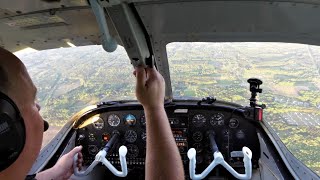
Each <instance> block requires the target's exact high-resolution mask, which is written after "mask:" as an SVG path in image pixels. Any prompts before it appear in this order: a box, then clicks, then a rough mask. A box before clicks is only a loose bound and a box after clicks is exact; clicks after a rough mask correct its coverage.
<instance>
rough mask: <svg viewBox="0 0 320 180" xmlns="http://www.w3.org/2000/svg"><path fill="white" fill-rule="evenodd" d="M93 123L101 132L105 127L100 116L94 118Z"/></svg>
mask: <svg viewBox="0 0 320 180" xmlns="http://www.w3.org/2000/svg"><path fill="white" fill-rule="evenodd" d="M91 122H92V125H93V127H94V128H95V129H98V130H101V129H102V128H103V127H104V121H103V119H101V118H100V117H99V116H94V117H92V119H91Z"/></svg>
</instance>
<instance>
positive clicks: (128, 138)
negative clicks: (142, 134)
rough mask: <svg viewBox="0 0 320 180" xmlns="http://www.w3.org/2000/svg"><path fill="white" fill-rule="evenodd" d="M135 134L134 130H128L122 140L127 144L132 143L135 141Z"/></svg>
mask: <svg viewBox="0 0 320 180" xmlns="http://www.w3.org/2000/svg"><path fill="white" fill-rule="evenodd" d="M137 137H138V135H137V133H136V132H135V131H134V130H128V131H126V133H125V134H124V138H125V139H126V141H127V142H129V143H133V142H135V141H136V140H137Z"/></svg>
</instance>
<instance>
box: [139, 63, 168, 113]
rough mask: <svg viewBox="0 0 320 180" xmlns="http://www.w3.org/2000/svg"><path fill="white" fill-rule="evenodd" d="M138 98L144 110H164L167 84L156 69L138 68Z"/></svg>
mask: <svg viewBox="0 0 320 180" xmlns="http://www.w3.org/2000/svg"><path fill="white" fill-rule="evenodd" d="M134 75H135V76H136V78H137V83H136V96H137V99H138V101H139V102H140V103H141V104H142V105H143V107H144V109H148V110H156V109H158V108H163V104H164V94H165V82H164V79H163V77H162V75H161V74H160V73H159V72H158V71H157V70H156V69H155V68H143V67H136V69H135V71H134Z"/></svg>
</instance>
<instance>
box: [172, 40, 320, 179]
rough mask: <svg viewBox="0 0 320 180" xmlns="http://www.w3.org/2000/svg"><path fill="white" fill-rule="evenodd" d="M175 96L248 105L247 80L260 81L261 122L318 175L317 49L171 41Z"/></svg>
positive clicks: (319, 52)
mask: <svg viewBox="0 0 320 180" xmlns="http://www.w3.org/2000/svg"><path fill="white" fill-rule="evenodd" d="M166 48H167V54H168V59H169V65H170V73H171V74H170V76H171V82H172V83H171V84H172V88H173V96H174V97H175V98H190V97H197V98H203V97H206V96H213V95H214V96H215V97H216V98H217V99H220V100H225V101H231V102H235V103H239V104H242V105H245V106H248V105H249V101H248V99H249V97H250V93H249V89H248V88H249V85H248V83H247V82H246V81H247V79H249V78H251V77H256V78H260V79H261V80H263V84H262V86H261V87H262V88H263V93H262V94H259V98H260V103H265V104H266V105H267V109H265V111H264V112H265V114H264V121H265V122H267V123H269V125H271V127H272V128H273V129H274V130H275V132H276V133H277V134H278V136H279V137H280V139H281V140H282V142H283V143H284V144H285V145H286V146H287V147H288V149H289V150H290V151H291V152H292V153H293V155H295V156H296V157H297V159H299V160H300V161H301V162H302V163H304V164H305V165H307V166H308V167H309V168H311V169H312V170H313V171H315V172H316V173H318V174H319V175H320V164H319V162H320V151H319V149H320V136H319V130H320V47H318V46H310V45H304V44H289V43H204V42H196V43H194V42H174V43H170V44H168V45H167V47H166Z"/></svg>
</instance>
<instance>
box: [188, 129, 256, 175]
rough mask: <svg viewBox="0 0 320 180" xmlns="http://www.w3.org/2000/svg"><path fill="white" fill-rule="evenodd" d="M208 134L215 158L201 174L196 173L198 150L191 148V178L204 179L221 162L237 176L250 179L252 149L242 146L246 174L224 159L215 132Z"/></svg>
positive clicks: (189, 155) (189, 156) (189, 154)
mask: <svg viewBox="0 0 320 180" xmlns="http://www.w3.org/2000/svg"><path fill="white" fill-rule="evenodd" d="M207 134H208V137H209V139H210V144H211V146H212V149H213V152H214V153H213V157H214V160H213V161H212V162H211V164H210V165H209V166H208V167H207V168H206V169H205V170H204V171H203V172H202V173H201V174H196V150H195V149H194V148H191V149H189V151H188V158H189V160H190V163H189V172H190V178H191V179H204V178H205V177H206V176H207V175H208V174H209V173H210V172H211V171H212V170H213V169H214V168H215V167H216V166H217V165H219V164H221V165H222V166H223V167H224V168H226V169H227V170H228V171H229V172H230V173H231V174H232V175H233V176H234V177H235V178H238V179H250V178H251V176H252V164H251V158H252V152H251V150H250V149H249V148H247V147H243V148H242V152H243V162H244V168H245V174H239V173H237V172H236V171H235V170H234V169H233V168H232V167H231V166H230V165H229V164H228V163H227V162H226V161H225V160H224V158H223V156H222V154H221V152H219V149H218V146H217V144H216V142H215V140H214V136H215V134H214V132H213V131H209V132H208V133H207Z"/></svg>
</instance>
